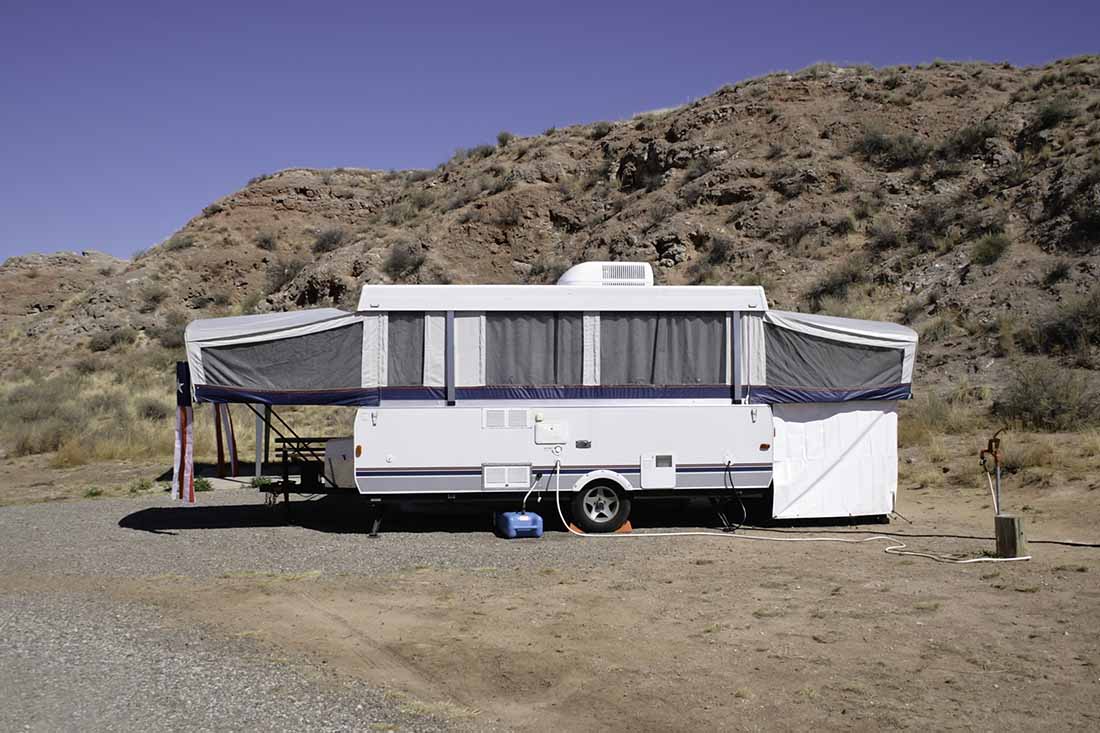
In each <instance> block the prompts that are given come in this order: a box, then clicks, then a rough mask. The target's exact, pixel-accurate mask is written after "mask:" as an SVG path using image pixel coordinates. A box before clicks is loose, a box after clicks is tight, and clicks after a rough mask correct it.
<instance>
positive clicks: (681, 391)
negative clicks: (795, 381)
mask: <svg viewBox="0 0 1100 733" xmlns="http://www.w3.org/2000/svg"><path fill="white" fill-rule="evenodd" d="M730 389H731V387H730V385H728V384H688V385H669V386H659V385H648V384H613V385H561V386H549V387H536V386H528V385H514V386H508V385H504V386H501V385H490V386H485V387H456V388H455V399H457V400H595V399H601V400H615V399H618V400H630V399H704V398H725V399H729V397H730V394H731V392H730ZM378 391H379V393H380V396H381V398H382V399H383V400H444V399H446V396H447V395H446V391H445V390H444V388H442V387H379V388H378Z"/></svg>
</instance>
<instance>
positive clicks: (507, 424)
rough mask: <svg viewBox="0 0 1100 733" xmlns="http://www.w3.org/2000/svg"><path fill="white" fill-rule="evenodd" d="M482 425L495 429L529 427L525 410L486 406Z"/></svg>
mask: <svg viewBox="0 0 1100 733" xmlns="http://www.w3.org/2000/svg"><path fill="white" fill-rule="evenodd" d="M482 416H483V421H482V425H483V426H484V427H485V428H491V429H495V430H500V429H511V430H522V429H524V428H529V427H530V424H529V423H528V416H527V410H520V409H515V408H488V409H486V410H485V411H484V412H483V413H482Z"/></svg>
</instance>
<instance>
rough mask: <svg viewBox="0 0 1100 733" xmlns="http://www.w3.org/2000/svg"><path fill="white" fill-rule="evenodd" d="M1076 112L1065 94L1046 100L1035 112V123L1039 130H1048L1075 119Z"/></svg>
mask: <svg viewBox="0 0 1100 733" xmlns="http://www.w3.org/2000/svg"><path fill="white" fill-rule="evenodd" d="M1075 114H1076V112H1075V111H1074V109H1073V104H1072V103H1070V101H1069V99H1068V98H1067V97H1064V96H1060V95H1059V96H1057V97H1052V98H1051V99H1048V100H1047V101H1046V102H1044V103H1043V104H1042V105H1041V106H1040V107H1039V110H1038V111H1037V112H1036V113H1035V122H1034V125H1035V127H1036V128H1037V129H1039V130H1047V129H1050V128H1051V127H1055V126H1056V125H1060V124H1062V123H1063V122H1065V121H1067V120H1071V119H1073V117H1074V115H1075Z"/></svg>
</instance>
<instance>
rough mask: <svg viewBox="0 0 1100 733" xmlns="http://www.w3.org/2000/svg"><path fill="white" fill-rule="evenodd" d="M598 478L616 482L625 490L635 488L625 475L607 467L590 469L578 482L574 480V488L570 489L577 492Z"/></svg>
mask: <svg viewBox="0 0 1100 733" xmlns="http://www.w3.org/2000/svg"><path fill="white" fill-rule="evenodd" d="M597 480H603V481H611V482H612V483H614V484H618V486H619V488H621V489H622V490H623V491H631V490H633V489H634V487H633V486H631V485H630V482H629V481H627V480H626V479H625V478H623V475H622V474H621V473H617V472H615V471H608V470H607V469H605V468H601V469H598V470H596V471H589V472H588V473H586V474H584V475H583V476H581V477H580V478H578V479H577V480H576V482H574V484H573V488H572V489H570V491H572V492H574V493H576V492H578V491H580V490H581V489H583V488H584V487H585V486H588V484H590V483H592V482H593V481H597Z"/></svg>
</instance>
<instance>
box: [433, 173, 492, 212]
mask: <svg viewBox="0 0 1100 733" xmlns="http://www.w3.org/2000/svg"><path fill="white" fill-rule="evenodd" d="M482 190H483V186H482V185H481V182H480V181H478V180H477V179H475V180H473V181H467V182H466V183H464V184H462V185H461V186H459V187H458V190H457V191H455V192H454V193H453V194H452V195H451V196H449V197H448V198H447V200H446V201H445V202H444V204H443V208H444V210H446V211H454V210H455V209H460V208H462V207H463V206H465V205H466V204H468V203H470V202H471V201H473V200H474V199H476V198H477V197H478V195H479V194H480V193H481V191H482Z"/></svg>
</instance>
